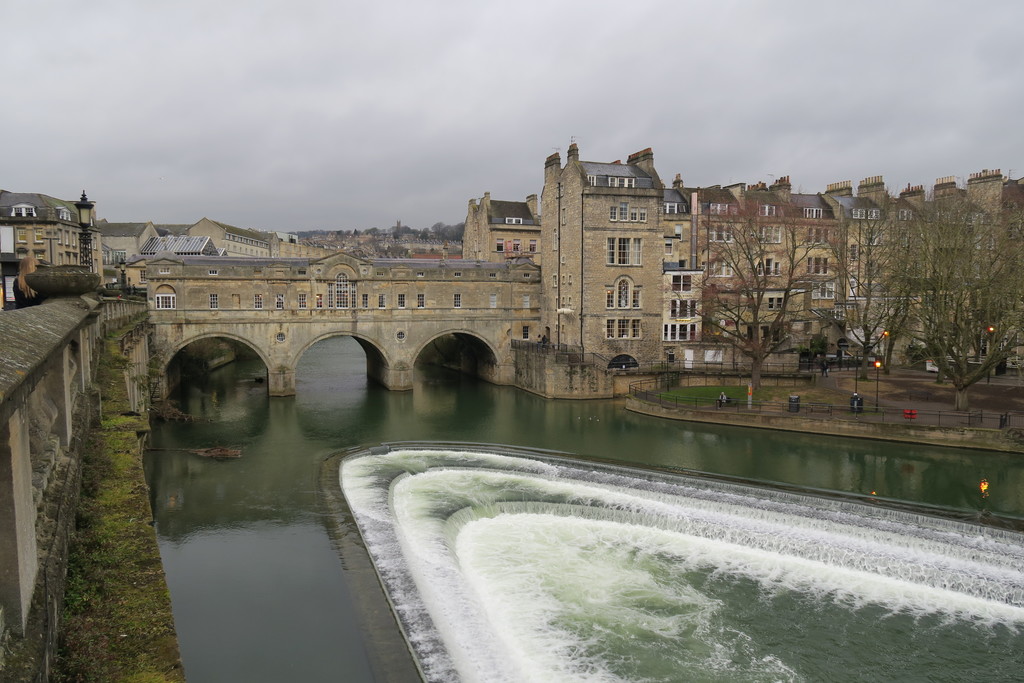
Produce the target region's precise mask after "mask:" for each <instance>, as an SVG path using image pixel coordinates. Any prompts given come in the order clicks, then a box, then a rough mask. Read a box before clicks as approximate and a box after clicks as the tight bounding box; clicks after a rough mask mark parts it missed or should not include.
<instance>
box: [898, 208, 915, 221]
mask: <svg viewBox="0 0 1024 683" xmlns="http://www.w3.org/2000/svg"><path fill="white" fill-rule="evenodd" d="M898 217H899V219H900V220H901V221H909V220H910V219H911V218H913V217H914V212H913V211H911V210H910V209H900V211H899V214H898Z"/></svg>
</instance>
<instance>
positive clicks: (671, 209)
mask: <svg viewBox="0 0 1024 683" xmlns="http://www.w3.org/2000/svg"><path fill="white" fill-rule="evenodd" d="M665 213H667V214H668V213H679V204H678V203H677V202H669V203H666V204H665Z"/></svg>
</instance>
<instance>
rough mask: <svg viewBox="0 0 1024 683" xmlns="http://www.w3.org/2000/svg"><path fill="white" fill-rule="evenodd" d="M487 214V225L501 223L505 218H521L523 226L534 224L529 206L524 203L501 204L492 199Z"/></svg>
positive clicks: (501, 202)
mask: <svg viewBox="0 0 1024 683" xmlns="http://www.w3.org/2000/svg"><path fill="white" fill-rule="evenodd" d="M488 213H489V215H488V216H487V221H488V222H489V223H503V222H504V221H505V219H506V218H522V219H523V223H524V224H527V223H529V224H533V223H534V217H533V213H532V212H531V211H530V205H529V204H527V203H526V202H503V201H496V200H493V199H492V200H491V202H490V211H489V212H488Z"/></svg>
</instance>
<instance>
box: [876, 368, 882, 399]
mask: <svg viewBox="0 0 1024 683" xmlns="http://www.w3.org/2000/svg"><path fill="white" fill-rule="evenodd" d="M881 368H882V361H880V360H876V361H875V410H876V411H877V410H878V371H879V370H880V369H881Z"/></svg>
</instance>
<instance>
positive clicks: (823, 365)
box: [821, 359, 828, 377]
mask: <svg viewBox="0 0 1024 683" xmlns="http://www.w3.org/2000/svg"><path fill="white" fill-rule="evenodd" d="M821 376H822V377H828V361H827V360H825V359H822V361H821Z"/></svg>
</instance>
